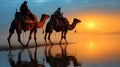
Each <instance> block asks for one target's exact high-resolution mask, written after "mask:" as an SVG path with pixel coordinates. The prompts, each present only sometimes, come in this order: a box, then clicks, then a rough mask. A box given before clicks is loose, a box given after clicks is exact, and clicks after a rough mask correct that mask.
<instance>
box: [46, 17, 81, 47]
mask: <svg viewBox="0 0 120 67" xmlns="http://www.w3.org/2000/svg"><path fill="white" fill-rule="evenodd" d="M64 20H66V24H64V23H63V22H62V21H61V20H58V19H57V18H56V17H55V16H54V15H51V18H50V20H49V22H48V23H47V25H46V29H45V36H44V40H45V43H46V44H47V41H46V37H47V34H48V33H49V35H48V40H49V41H50V43H51V44H52V45H53V43H52V41H51V39H50V36H51V33H52V32H53V30H55V31H56V32H61V40H60V42H59V43H61V41H62V39H63V38H64V40H65V42H66V43H68V42H67V40H66V34H67V32H68V30H73V29H74V28H75V26H76V24H77V23H79V22H81V20H79V19H77V18H74V20H73V23H72V24H71V25H70V24H69V21H68V20H67V19H65V18H64Z"/></svg>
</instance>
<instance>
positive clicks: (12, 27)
mask: <svg viewBox="0 0 120 67" xmlns="http://www.w3.org/2000/svg"><path fill="white" fill-rule="evenodd" d="M13 22H14V21H13ZM13 22H12V24H11V26H10V29H9V36H8V39H7V40H8V43H9V47H10V48H12V46H11V42H10V39H11V37H12V35H13V33H14V30H15V26H14V24H13Z"/></svg>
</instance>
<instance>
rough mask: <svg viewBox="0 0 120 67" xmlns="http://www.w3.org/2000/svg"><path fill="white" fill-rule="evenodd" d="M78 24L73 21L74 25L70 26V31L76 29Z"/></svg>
mask: <svg viewBox="0 0 120 67" xmlns="http://www.w3.org/2000/svg"><path fill="white" fill-rule="evenodd" d="M76 24H77V23H76V22H75V21H73V23H72V24H71V25H70V24H69V25H68V30H73V29H74V28H75V27H76Z"/></svg>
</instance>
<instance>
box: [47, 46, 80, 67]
mask: <svg viewBox="0 0 120 67" xmlns="http://www.w3.org/2000/svg"><path fill="white" fill-rule="evenodd" d="M67 46H68V45H65V48H64V49H63V47H62V46H61V45H60V48H61V51H62V53H61V54H60V55H56V56H55V57H54V56H52V53H51V49H52V47H53V45H52V46H50V48H49V50H48V52H47V47H45V56H46V62H48V63H49V64H50V66H51V67H68V66H69V65H70V62H71V61H72V62H73V64H74V66H81V64H80V63H78V61H77V59H76V58H75V57H74V56H68V55H67V51H66V48H67Z"/></svg>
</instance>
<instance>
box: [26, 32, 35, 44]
mask: <svg viewBox="0 0 120 67" xmlns="http://www.w3.org/2000/svg"><path fill="white" fill-rule="evenodd" d="M33 32H34V30H31V31H30V35H29V39H28V42H27V45H26V46H28V45H29V42H30V40H31V38H32V33H33Z"/></svg>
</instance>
